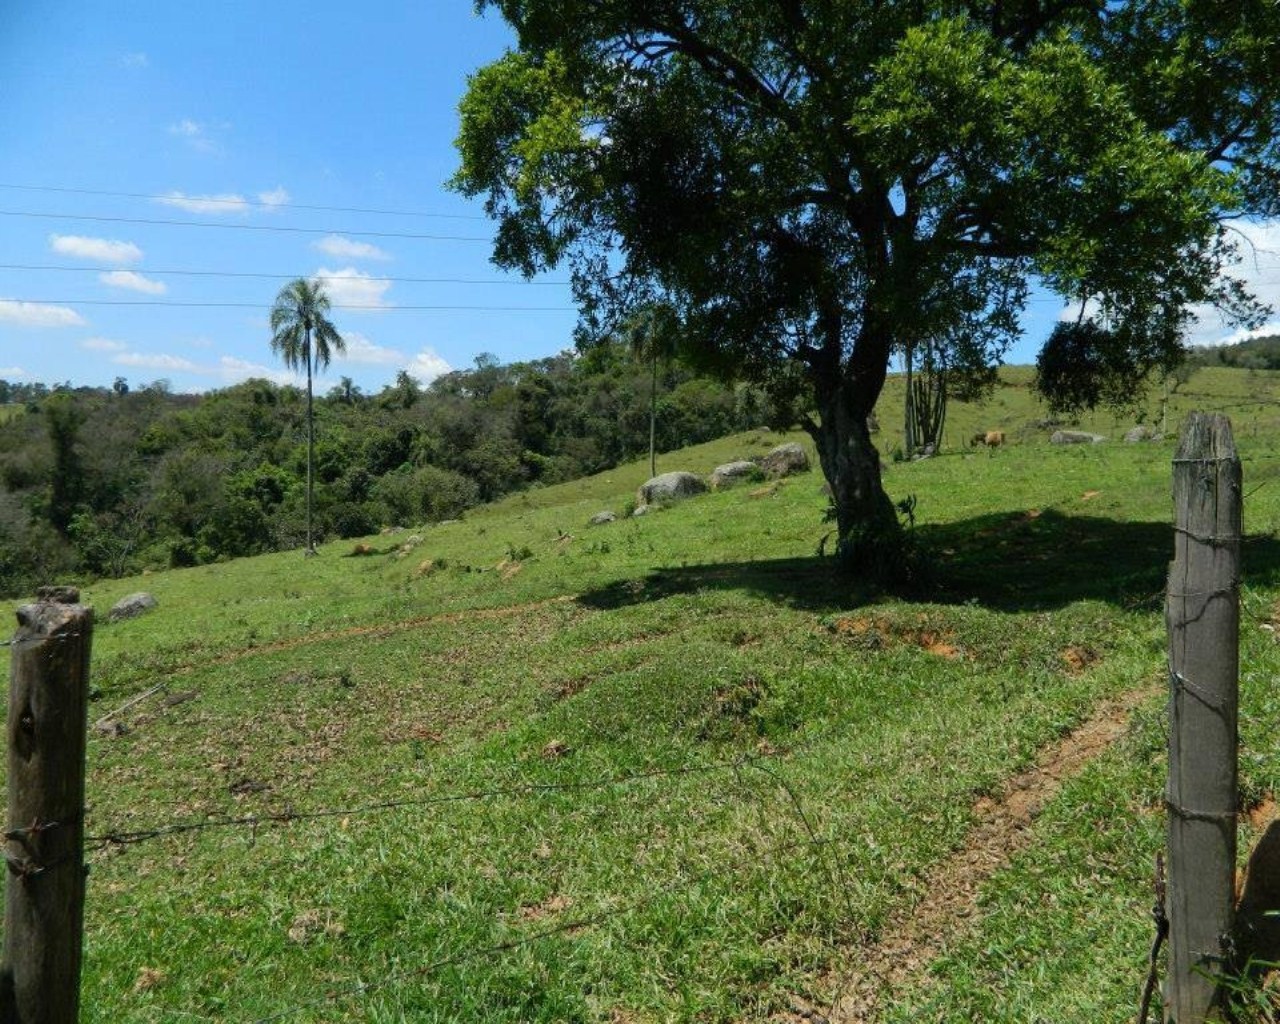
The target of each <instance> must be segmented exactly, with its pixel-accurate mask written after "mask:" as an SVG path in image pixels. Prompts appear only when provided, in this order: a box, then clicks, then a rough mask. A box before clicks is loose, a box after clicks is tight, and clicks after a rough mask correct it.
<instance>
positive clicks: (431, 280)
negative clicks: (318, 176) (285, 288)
mask: <svg viewBox="0 0 1280 1024" xmlns="http://www.w3.org/2000/svg"><path fill="white" fill-rule="evenodd" d="M0 270H37V271H55V272H66V273H84V274H114V273H117V272H118V271H120V270H121V268H120V267H59V266H53V265H52V264H40V263H0ZM136 272H137V273H140V274H153V275H155V276H157V277H243V278H255V279H259V280H270V281H293V280H296V279H297V277H298V276H299V275H297V274H266V273H257V272H251V271H242V270H155V269H152V268H151V267H144V268H140V269H139V270H138V271H136ZM310 280H312V281H351V280H358V281H374V282H383V281H385V282H390V283H392V284H467V285H472V284H474V285H490V284H493V285H498V284H501V285H525V286H528V285H544V286H545V285H556V286H558V287H567V286H568V285H569V284H570V282H569V281H525V280H522V279H516V278H503V279H494V280H487V281H486V280H481V279H479V278H474V277H385V276H383V275H382V274H376V275H369V276H367V277H366V276H361V277H356V278H352V277H350V276H348V275H343V274H312V275H310Z"/></svg>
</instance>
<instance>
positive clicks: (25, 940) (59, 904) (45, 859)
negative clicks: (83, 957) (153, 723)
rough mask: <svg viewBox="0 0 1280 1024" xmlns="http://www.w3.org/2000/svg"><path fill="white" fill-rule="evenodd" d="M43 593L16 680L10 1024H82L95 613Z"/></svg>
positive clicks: (67, 597)
mask: <svg viewBox="0 0 1280 1024" xmlns="http://www.w3.org/2000/svg"><path fill="white" fill-rule="evenodd" d="M79 599H80V595H79V592H78V591H76V590H74V589H73V588H68V587H50V588H44V589H42V590H41V591H40V592H39V601H38V603H37V604H29V605H23V606H22V607H21V608H19V609H18V623H19V628H18V631H17V633H16V635H15V636H14V638H13V641H12V657H11V661H10V666H11V667H10V674H9V719H8V722H7V725H6V731H7V733H8V741H9V762H8V771H9V777H8V785H9V817H8V819H7V825H6V830H5V834H4V839H5V860H6V862H7V867H8V872H7V878H6V884H5V903H4V961H3V966H0V1021H3V1024H75V1021H77V1020H78V1019H79V1008H80V954H81V944H82V934H81V933H82V930H83V919H84V889H85V872H84V771H85V769H84V751H85V733H86V729H87V716H88V691H89V648H90V641H91V639H92V631H93V609H92V608H86V607H84V606H83V605H80V604H79V603H78V602H79Z"/></svg>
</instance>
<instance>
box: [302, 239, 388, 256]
mask: <svg viewBox="0 0 1280 1024" xmlns="http://www.w3.org/2000/svg"><path fill="white" fill-rule="evenodd" d="M312 245H313V246H314V247H315V248H316V249H319V250H320V251H321V252H322V253H324V254H325V255H326V256H332V257H333V258H334V259H336V260H389V259H391V254H390V253H388V252H386V251H384V250H382V249H379V248H378V247H377V246H376V245H370V244H369V243H368V242H357V241H355V240H354V239H351V238H344V237H343V236H342V235H325V237H324V238H322V239H320V241H318V242H313V243H312Z"/></svg>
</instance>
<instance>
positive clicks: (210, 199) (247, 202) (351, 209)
mask: <svg viewBox="0 0 1280 1024" xmlns="http://www.w3.org/2000/svg"><path fill="white" fill-rule="evenodd" d="M0 189H9V190H10V191H21V192H53V193H58V194H62V195H73V196H109V197H112V198H116V199H150V200H153V201H155V202H158V203H168V204H170V205H174V206H178V205H180V204H181V203H182V202H183V201H188V202H196V203H218V204H225V205H227V206H229V207H235V208H236V209H240V208H242V207H245V206H251V207H255V208H258V209H266V210H314V211H319V212H322V213H370V214H376V215H378V216H381V217H429V218H432V219H435V220H486V219H487V218H486V217H484V216H483V215H481V214H478V213H427V212H426V211H423V210H379V209H373V208H370V207H365V206H319V205H316V204H311V203H294V202H284V203H268V202H264V201H262V200H254V199H242V198H240V197H236V198H231V197H220V196H186V195H175V194H173V193H169V194H168V195H162V194H157V193H152V192H109V191H107V190H106V189H97V188H64V187H59V186H56V185H15V184H8V183H4V182H0Z"/></svg>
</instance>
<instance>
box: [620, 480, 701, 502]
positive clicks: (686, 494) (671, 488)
mask: <svg viewBox="0 0 1280 1024" xmlns="http://www.w3.org/2000/svg"><path fill="white" fill-rule="evenodd" d="M706 489H707V485H706V484H705V483H704V482H703V480H702V477H700V476H698V475H697V474H696V473H685V472H675V473H662V474H660V475H659V476H655V477H652V478H651V479H649V480H646V481H645V482H644V483H642V484H641V485H640V490H639V491H637V492H636V504H637V505H652V504H654V503H658V502H661V503H670V502H673V501H683V500H684V499H685V498H692V497H693V496H694V495H695V494H701V493H702V492H703V491H705V490H706Z"/></svg>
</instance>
